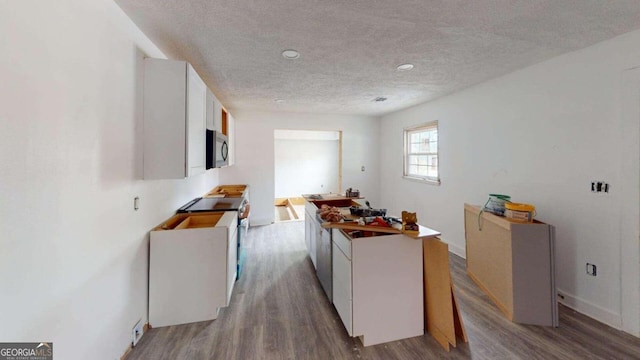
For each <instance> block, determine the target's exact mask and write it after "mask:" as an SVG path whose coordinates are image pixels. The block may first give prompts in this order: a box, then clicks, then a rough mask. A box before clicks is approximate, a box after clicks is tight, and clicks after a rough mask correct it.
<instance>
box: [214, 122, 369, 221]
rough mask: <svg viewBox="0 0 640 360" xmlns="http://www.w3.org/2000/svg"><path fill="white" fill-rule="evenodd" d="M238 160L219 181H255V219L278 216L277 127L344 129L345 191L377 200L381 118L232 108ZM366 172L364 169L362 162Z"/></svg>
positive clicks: (253, 196) (252, 191)
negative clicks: (355, 192)
mask: <svg viewBox="0 0 640 360" xmlns="http://www.w3.org/2000/svg"><path fill="white" fill-rule="evenodd" d="M231 112H232V113H233V117H234V118H235V140H236V145H235V151H236V158H235V161H236V165H234V166H231V167H229V168H228V169H223V170H229V171H225V172H224V173H222V172H221V173H220V181H221V183H227V184H232V183H247V184H249V185H250V186H251V190H250V194H251V212H252V213H251V224H252V225H257V224H268V223H271V222H273V220H274V212H273V199H274V195H275V193H274V189H275V186H274V141H273V136H274V130H276V129H292V130H332V131H342V144H343V148H342V187H343V189H342V191H344V190H345V189H346V188H349V187H352V188H357V189H359V190H360V193H361V194H362V195H364V196H366V197H367V198H368V199H370V200H371V204H372V205H373V206H376V204H378V201H377V200H378V189H379V187H378V181H379V180H378V174H379V172H378V157H377V154H378V134H379V132H378V128H379V127H378V121H377V120H376V119H374V118H371V117H366V116H350V115H331V114H300V113H271V112H253V111H241V110H235V111H234V110H232V111H231ZM363 165H364V166H365V171H364V172H362V171H360V167H361V166H363Z"/></svg>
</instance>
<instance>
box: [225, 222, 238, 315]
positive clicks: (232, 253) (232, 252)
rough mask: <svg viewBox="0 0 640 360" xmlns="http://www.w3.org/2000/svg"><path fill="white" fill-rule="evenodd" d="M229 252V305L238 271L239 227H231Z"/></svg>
mask: <svg viewBox="0 0 640 360" xmlns="http://www.w3.org/2000/svg"><path fill="white" fill-rule="evenodd" d="M227 246H228V249H227V250H228V252H227V306H229V302H231V294H232V293H233V286H234V285H235V282H236V277H237V276H236V275H237V271H238V227H237V226H235V227H229V241H228V245H227Z"/></svg>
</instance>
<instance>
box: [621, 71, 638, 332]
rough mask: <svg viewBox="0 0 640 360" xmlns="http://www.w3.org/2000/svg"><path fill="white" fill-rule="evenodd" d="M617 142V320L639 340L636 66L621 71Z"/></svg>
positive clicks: (623, 328)
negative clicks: (618, 145) (618, 222)
mask: <svg viewBox="0 0 640 360" xmlns="http://www.w3.org/2000/svg"><path fill="white" fill-rule="evenodd" d="M620 139H621V143H620V144H621V145H620V174H619V179H620V194H623V196H621V197H620V284H619V286H620V318H621V322H622V323H621V327H622V330H624V331H625V332H628V333H630V334H632V335H634V336H640V66H637V67H634V68H630V69H626V70H624V71H622V79H621V111H620ZM627 149H635V150H634V151H627Z"/></svg>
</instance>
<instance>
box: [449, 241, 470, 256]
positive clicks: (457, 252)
mask: <svg viewBox="0 0 640 360" xmlns="http://www.w3.org/2000/svg"><path fill="white" fill-rule="evenodd" d="M449 252H451V253H454V254H455V255H458V256H460V257H461V258H463V259H466V258H467V251H466V249H465V248H462V247H459V246H457V245H454V244H449Z"/></svg>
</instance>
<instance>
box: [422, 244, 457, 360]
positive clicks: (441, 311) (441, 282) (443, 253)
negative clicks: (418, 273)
mask: <svg viewBox="0 0 640 360" xmlns="http://www.w3.org/2000/svg"><path fill="white" fill-rule="evenodd" d="M423 252H424V254H423V256H424V289H425V314H426V329H427V331H428V332H429V334H431V336H433V337H434V338H435V339H436V341H437V342H438V343H439V344H440V345H441V346H442V347H443V348H444V349H445V350H447V351H449V344H451V345H453V346H456V331H455V325H454V313H453V312H454V309H453V301H452V296H451V273H450V272H449V246H448V245H447V244H446V243H444V242H442V241H440V239H438V238H429V239H424V240H423Z"/></svg>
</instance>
